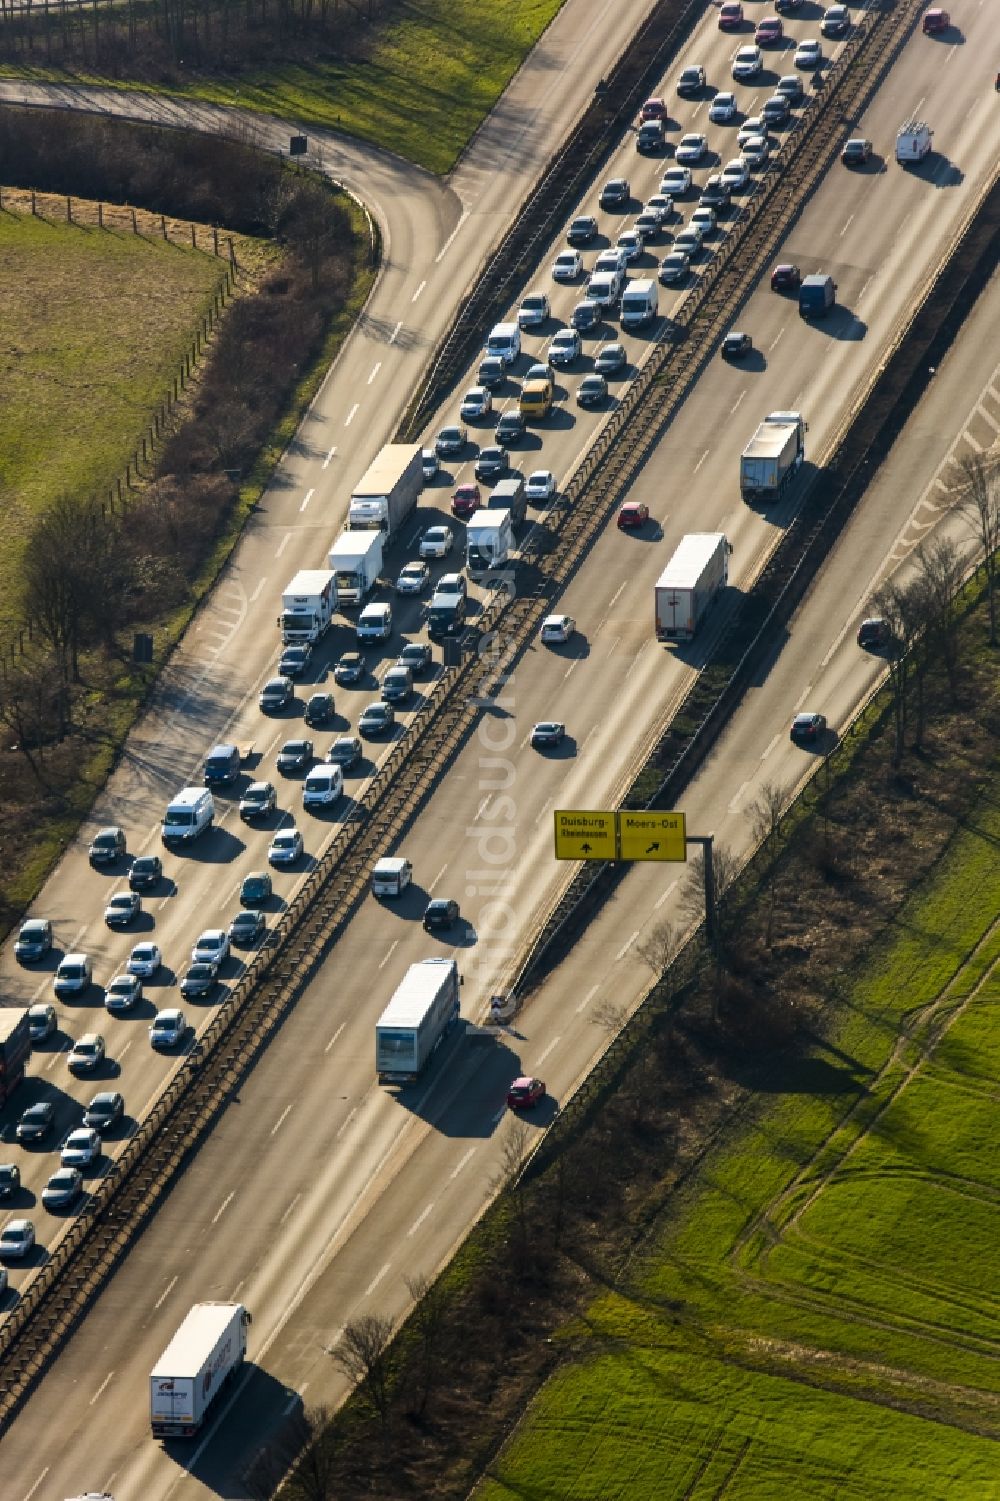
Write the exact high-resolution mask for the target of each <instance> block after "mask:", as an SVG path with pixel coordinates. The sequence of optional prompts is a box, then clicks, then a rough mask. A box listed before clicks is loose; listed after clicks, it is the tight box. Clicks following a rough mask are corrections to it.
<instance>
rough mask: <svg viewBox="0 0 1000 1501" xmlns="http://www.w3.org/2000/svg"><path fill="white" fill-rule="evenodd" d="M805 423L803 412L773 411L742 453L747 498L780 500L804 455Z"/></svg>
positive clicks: (742, 482) (742, 485)
mask: <svg viewBox="0 0 1000 1501" xmlns="http://www.w3.org/2000/svg"><path fill="white" fill-rule="evenodd" d="M805 433H806V425H805V423H804V422H803V421H802V414H801V412H772V413H771V414H770V416H768V417H765V418H764V421H763V422H762V423H761V424H760V426H759V427H758V429H757V431H756V432H755V433H754V435H753V437H752V438H751V439H750V442H749V443H748V444H747V446H746V448H744V450H743V452H742V454H741V455H740V494H741V495H742V496H743V499H744V500H762V501H767V500H777V498H778V496H779V495H780V494H781V493H782V491H783V490H784V488H785V486H786V485H787V484H788V482H789V480H790V479H791V478H792V476H793V475H794V474H795V473H796V472H797V470H798V468H799V465H800V464H801V463H802V460H803V459H804V458H805V453H806V445H805Z"/></svg>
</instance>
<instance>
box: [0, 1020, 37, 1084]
mask: <svg viewBox="0 0 1000 1501" xmlns="http://www.w3.org/2000/svg"><path fill="white" fill-rule="evenodd" d="M30 1057H31V1028H30V1027H29V1025H28V1012H27V1008H26V1007H24V1006H4V1007H3V1008H2V1009H0V1109H2V1107H3V1106H4V1105H6V1103H7V1101H8V1099H9V1098H10V1096H11V1095H12V1094H13V1092H14V1090H15V1089H16V1088H17V1086H18V1085H19V1084H20V1082H21V1080H22V1079H23V1078H24V1071H25V1069H26V1068H27V1066H28V1059H29V1058H30Z"/></svg>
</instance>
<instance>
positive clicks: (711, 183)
mask: <svg viewBox="0 0 1000 1501" xmlns="http://www.w3.org/2000/svg"><path fill="white" fill-rule="evenodd" d="M732 197H733V195H732V193H731V191H730V188H729V184H728V183H726V182H723V181H722V176H721V174H720V173H718V172H713V173H712V176H711V177H710V178H709V179H708V181H707V182H706V184H705V186H704V187H703V188H702V190H701V196H700V197H699V199H698V207H699V208H714V209H716V210H718V209H720V208H728V207H729V204H730V203H731V201H732Z"/></svg>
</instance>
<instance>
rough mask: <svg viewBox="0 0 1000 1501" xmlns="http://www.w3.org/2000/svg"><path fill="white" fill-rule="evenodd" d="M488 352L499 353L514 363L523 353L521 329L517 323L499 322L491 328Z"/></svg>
mask: <svg viewBox="0 0 1000 1501" xmlns="http://www.w3.org/2000/svg"><path fill="white" fill-rule="evenodd" d="M486 353H487V354H498V355H499V356H500V358H501V359H504V360H506V361H507V364H508V365H512V364H513V363H514V361H515V360H516V359H517V357H518V355H519V354H520V353H521V330H520V329H519V328H518V326H517V324H516V323H497V324H494V326H493V327H492V328H491V329H490V336H489V338H488V339H487V340H486Z"/></svg>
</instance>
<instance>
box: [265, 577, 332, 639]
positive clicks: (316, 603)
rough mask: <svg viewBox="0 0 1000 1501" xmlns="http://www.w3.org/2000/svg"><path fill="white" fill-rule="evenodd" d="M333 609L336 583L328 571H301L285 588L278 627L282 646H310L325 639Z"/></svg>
mask: <svg viewBox="0 0 1000 1501" xmlns="http://www.w3.org/2000/svg"><path fill="white" fill-rule="evenodd" d="M336 608H337V584H336V580H335V579H334V576H333V570H332V569H330V568H304V569H303V570H302V571H301V573H297V574H296V575H295V577H294V578H293V579H292V580H291V582H290V583H288V584H287V585H286V587H285V590H284V593H283V594H282V596H281V614H280V615H279V616H278V625H279V626H280V627H281V639H282V641H283V642H284V644H285V645H286V646H291V645H292V643H293V642H296V641H308V642H310V644H312V643H314V642H316V641H318V640H319V639H320V637H321V636H325V635H326V633H327V631H328V630H329V629H330V622H331V621H332V619H333V615H334V611H335V610H336Z"/></svg>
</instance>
